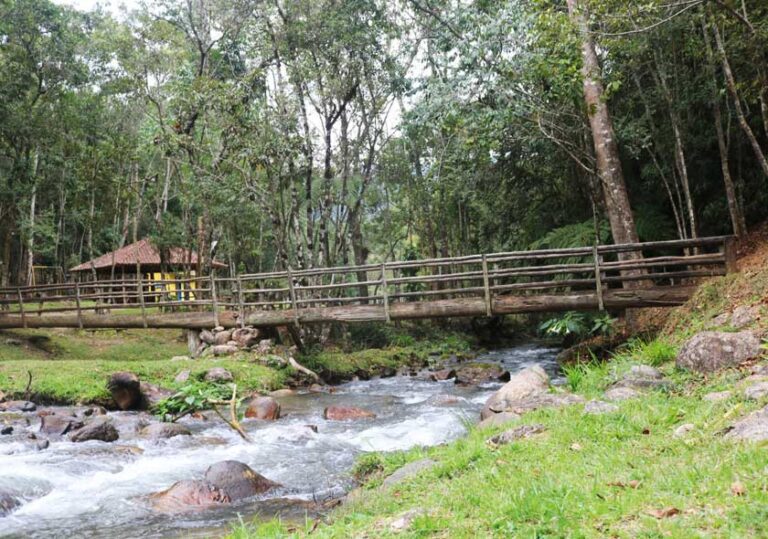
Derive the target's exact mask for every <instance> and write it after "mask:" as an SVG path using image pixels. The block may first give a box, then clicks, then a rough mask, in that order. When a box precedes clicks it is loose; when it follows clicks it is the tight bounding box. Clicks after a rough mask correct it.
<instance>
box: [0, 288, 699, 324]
mask: <svg viewBox="0 0 768 539" xmlns="http://www.w3.org/2000/svg"><path fill="white" fill-rule="evenodd" d="M694 290H695V287H693V286H674V287H673V286H665V287H656V288H638V289H616V290H606V291H605V292H604V293H603V304H604V306H605V308H606V309H608V310H618V309H627V308H634V307H672V306H675V305H682V304H683V303H685V302H686V301H687V300H688V298H689V297H691V295H692V294H693V291H694ZM599 305H600V299H599V297H598V295H597V293H596V292H584V293H571V294H565V295H535V296H534V295H530V296H522V295H501V296H496V297H494V298H493V299H492V309H493V313H494V314H516V313H532V312H558V311H592V310H598V308H599ZM487 311H488V309H487V305H486V302H485V298H482V297H478V298H456V299H443V300H435V301H421V302H394V303H390V304H389V318H390V319H391V320H415V319H424V318H446V317H463V316H465V317H466V316H485V315H486V314H487ZM25 314H26V315H25V316H23V317H22V316H20V315H18V314H3V315H0V329H10V328H21V327H23V325H24V324H25V323H26V327H29V328H77V327H79V326H80V324H82V327H83V328H86V329H107V328H110V329H123V328H125V329H128V328H143V327H150V328H182V329H184V328H187V329H205V328H210V326H211V313H210V312H207V313H206V312H200V313H194V312H189V313H158V314H149V313H147V314H146V315H145V316H143V317H142V316H140V315H139V316H136V315H120V314H116V315H111V314H82V315H81V317H80V320H78V316H77V315H76V314H48V315H46V314H44V315H40V316H35V315H30V314H29V313H25ZM238 315H239V313H238V312H237V311H222V312H220V313H218V322H219V325H221V326H224V327H227V328H234V327H238V326H239V324H240V322H239V321H238V318H239V316H238ZM297 315H298V316H297ZM386 320H387V313H386V312H385V309H384V307H383V306H382V305H371V304H363V305H349V306H341V307H338V306H335V307H314V308H302V309H300V311H299V312H298V313H296V312H294V309H283V310H272V311H257V312H251V313H247V314H246V324H247V325H251V326H255V327H271V326H288V325H290V324H293V323H294V322H296V321H299V322H300V323H301V324H322V323H329V322H345V323H356V322H376V321H380V322H386ZM145 324H146V325H145Z"/></svg>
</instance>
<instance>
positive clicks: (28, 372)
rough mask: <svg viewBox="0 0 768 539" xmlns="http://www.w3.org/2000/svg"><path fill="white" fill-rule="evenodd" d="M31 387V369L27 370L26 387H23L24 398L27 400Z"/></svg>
mask: <svg viewBox="0 0 768 539" xmlns="http://www.w3.org/2000/svg"><path fill="white" fill-rule="evenodd" d="M31 387H32V371H27V387H26V388H25V389H24V400H25V401H28V400H29V397H30V391H29V390H30V388H31Z"/></svg>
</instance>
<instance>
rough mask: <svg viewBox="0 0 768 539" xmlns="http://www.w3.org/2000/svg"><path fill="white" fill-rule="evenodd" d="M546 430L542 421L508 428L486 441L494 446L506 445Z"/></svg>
mask: <svg viewBox="0 0 768 539" xmlns="http://www.w3.org/2000/svg"><path fill="white" fill-rule="evenodd" d="M545 430H547V429H546V427H545V426H544V425H542V424H540V423H536V424H534V425H520V426H519V427H515V428H514V429H510V430H506V431H504V432H502V433H501V434H497V435H496V436H492V437H491V438H488V440H486V443H488V444H490V445H493V446H499V445H505V444H508V443H510V442H514V441H516V440H522V439H523V438H530V437H531V436H533V435H534V434H539V433H542V432H544V431H545Z"/></svg>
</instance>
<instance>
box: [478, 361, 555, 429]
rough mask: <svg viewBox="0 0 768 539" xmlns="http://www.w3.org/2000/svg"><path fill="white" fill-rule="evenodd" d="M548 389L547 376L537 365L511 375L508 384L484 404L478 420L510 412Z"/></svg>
mask: <svg viewBox="0 0 768 539" xmlns="http://www.w3.org/2000/svg"><path fill="white" fill-rule="evenodd" d="M548 389H549V376H547V373H546V372H544V369H542V368H541V367H540V366H538V365H534V366H533V367H527V368H525V369H523V370H522V371H520V372H518V373H516V374H515V375H513V376H512V377H511V378H510V379H509V382H507V383H506V384H504V385H503V386H502V387H501V389H499V390H498V391H497V392H496V393H494V394H493V395H491V397H490V398H489V399H488V400H487V401H486V403H485V407H484V408H483V411H482V412H481V414H480V418H481V419H485V418H487V417H490V416H491V415H492V414H495V413H496V414H497V413H500V412H505V411H511V408H512V407H514V406H515V405H517V404H519V403H520V401H522V400H524V399H527V398H530V397H532V396H534V395H539V394H542V393H545V392H546V391H547V390H548Z"/></svg>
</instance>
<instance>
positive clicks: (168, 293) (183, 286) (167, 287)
mask: <svg viewBox="0 0 768 539" xmlns="http://www.w3.org/2000/svg"><path fill="white" fill-rule="evenodd" d="M145 278H146V279H147V280H148V281H158V282H159V281H164V280H174V279H178V278H180V277H177V276H176V274H175V273H160V272H159V271H158V272H155V273H147V274H146V275H145ZM153 288H154V291H155V292H165V297H162V299H161V300H166V299H170V300H172V301H194V299H195V294H193V293H191V292H189V291H190V290H194V289H195V288H197V283H196V282H195V281H191V282H188V283H165V284H158V285H157V286H155V287H153Z"/></svg>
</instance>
